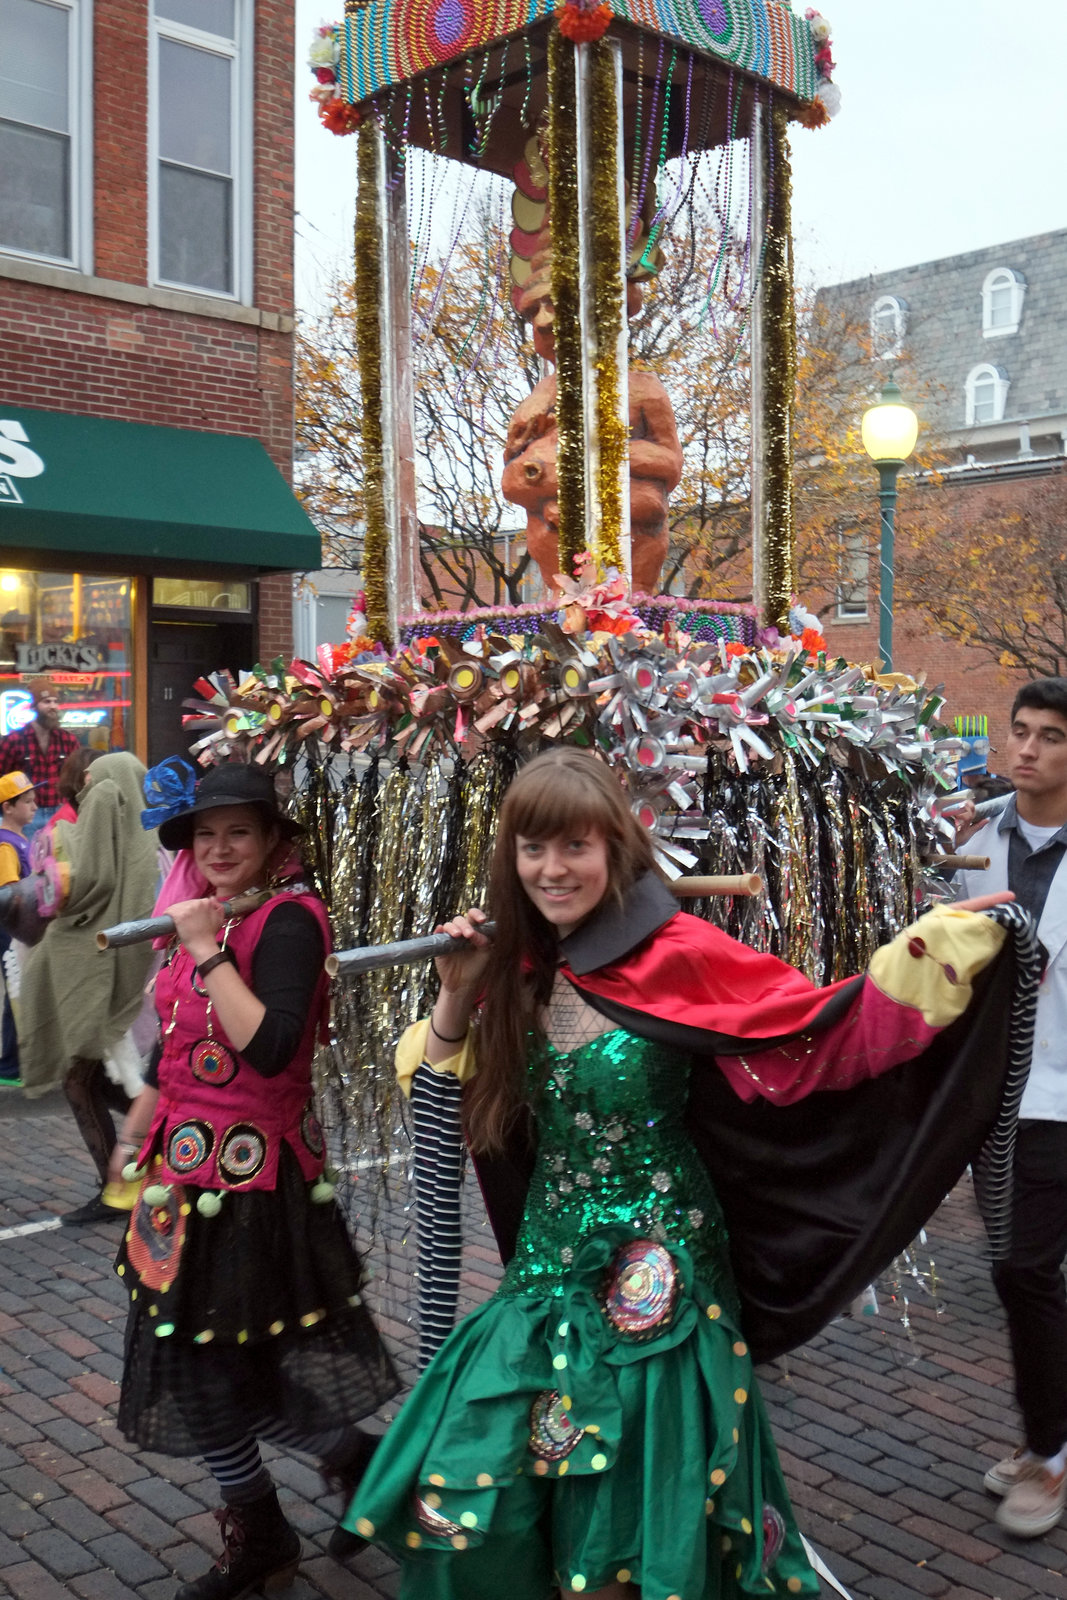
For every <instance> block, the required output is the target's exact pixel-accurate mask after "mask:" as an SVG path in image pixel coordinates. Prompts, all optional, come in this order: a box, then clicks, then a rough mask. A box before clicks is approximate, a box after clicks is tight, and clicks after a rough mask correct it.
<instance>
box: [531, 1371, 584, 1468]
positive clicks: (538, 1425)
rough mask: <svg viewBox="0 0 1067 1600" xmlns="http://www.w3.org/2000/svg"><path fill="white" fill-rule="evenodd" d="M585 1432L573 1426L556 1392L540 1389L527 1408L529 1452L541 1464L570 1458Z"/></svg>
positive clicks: (571, 1419) (572, 1421)
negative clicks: (538, 1459) (528, 1417)
mask: <svg viewBox="0 0 1067 1600" xmlns="http://www.w3.org/2000/svg"><path fill="white" fill-rule="evenodd" d="M584 1432H585V1429H584V1428H578V1427H575V1425H574V1420H573V1418H572V1417H571V1415H570V1413H569V1412H567V1411H565V1410H564V1409H563V1401H562V1400H561V1398H560V1396H559V1394H558V1392H557V1391H556V1390H555V1389H542V1390H541V1393H540V1394H539V1395H538V1396H537V1398H536V1400H535V1401H534V1403H533V1405H532V1406H531V1407H530V1452H531V1454H532V1455H535V1456H538V1457H539V1458H540V1460H542V1461H562V1460H563V1457H564V1456H569V1455H570V1453H571V1451H572V1450H573V1449H574V1447H575V1445H576V1444H577V1443H578V1441H579V1439H580V1438H581V1437H582V1435H583V1433H584Z"/></svg>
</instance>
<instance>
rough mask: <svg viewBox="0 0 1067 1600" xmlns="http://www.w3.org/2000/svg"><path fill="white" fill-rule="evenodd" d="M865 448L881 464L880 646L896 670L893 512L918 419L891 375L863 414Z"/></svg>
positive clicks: (885, 666) (886, 664) (885, 667)
mask: <svg viewBox="0 0 1067 1600" xmlns="http://www.w3.org/2000/svg"><path fill="white" fill-rule="evenodd" d="M862 434H863V448H864V449H865V450H866V452H867V454H868V455H869V456H870V458H871V460H872V461H873V462H874V464H875V466H876V467H877V468H878V483H879V500H880V502H881V512H882V539H881V548H880V551H879V557H878V648H879V650H880V651H881V654H882V671H883V672H892V670H893V573H894V551H893V542H894V528H893V516H894V513H895V511H896V505H897V476H898V474H899V472H900V469H901V467H902V466H903V465H904V463H905V461H907V459H908V457H909V456H910V455H911V452H912V451H913V450H914V449H915V441H916V439H917V438H918V436H919V419H918V417H917V416H916V415H915V413H914V411H913V410H912V409H911V407H910V406H906V405H905V404H904V403H903V399H902V397H901V393H900V390H899V389H898V388H897V386H896V384H895V383H894V382H893V379H892V378H890V379H889V380H888V381H887V382H886V384H885V386H884V387H883V389H882V392H881V394H880V395H879V397H878V404H877V405H876V406H871V408H870V410H869V411H865V412H864V414H863V426H862Z"/></svg>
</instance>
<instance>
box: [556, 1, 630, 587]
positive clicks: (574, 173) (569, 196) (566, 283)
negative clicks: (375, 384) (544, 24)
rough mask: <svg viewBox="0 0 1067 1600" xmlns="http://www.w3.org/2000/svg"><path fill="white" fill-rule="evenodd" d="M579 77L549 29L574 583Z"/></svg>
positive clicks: (561, 416) (581, 528) (567, 526)
mask: <svg viewBox="0 0 1067 1600" xmlns="http://www.w3.org/2000/svg"><path fill="white" fill-rule="evenodd" d="M576 71H577V66H576V56H575V46H574V45H573V44H570V43H569V42H568V41H567V40H566V39H564V38H563V37H562V35H561V34H560V32H559V29H558V28H556V27H553V28H552V29H551V30H550V31H549V35H548V206H549V215H550V217H551V219H552V300H553V303H554V305H555V312H556V425H557V429H558V432H559V444H558V446H557V449H556V476H557V480H558V501H559V565H560V571H561V572H564V573H566V575H567V576H568V577H573V576H574V558H575V556H578V555H581V553H582V551H583V550H584V549H585V545H586V529H585V435H584V427H583V415H582V348H581V346H582V333H581V279H580V272H579V262H578V121H577V118H578V109H577V87H576ZM612 170H614V160H613V162H612Z"/></svg>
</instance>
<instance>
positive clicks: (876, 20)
mask: <svg viewBox="0 0 1067 1600" xmlns="http://www.w3.org/2000/svg"><path fill="white" fill-rule="evenodd" d="M324 6H325V10H324ZM296 9H297V60H298V66H297V115H296V161H297V165H296V204H297V301H298V305H299V306H300V308H301V310H304V311H308V310H312V309H313V308H314V305H315V302H316V300H317V298H318V296H319V294H320V292H321V286H322V284H323V283H324V282H326V281H328V280H329V278H330V276H332V274H333V273H334V272H335V271H336V270H337V268H338V267H341V268H347V266H348V264H349V262H350V260H351V237H352V217H353V201H354V193H355V140H354V139H352V138H344V139H339V138H335V137H334V136H333V135H332V134H329V133H326V132H325V131H324V130H322V129H321V128H320V127H319V124H318V121H317V119H316V116H315V112H314V109H313V107H312V105H311V104H310V102H309V101H308V100H307V92H308V89H309V88H310V87H311V83H312V79H311V74H310V72H309V71H308V70H307V67H306V65H305V59H304V58H305V56H306V47H307V44H308V42H309V40H310V38H311V35H312V33H313V31H314V29H315V27H316V25H317V24H318V23H319V22H321V21H324V20H329V21H333V20H335V19H336V17H338V16H340V13H341V9H342V6H341V0H336V4H335V5H334V6H333V8H332V9H331V0H297V8H296ZM795 9H796V10H798V11H802V10H803V9H804V7H803V4H802V3H801V0H795ZM825 15H826V16H827V17H828V18H829V20H830V22H831V24H832V25H833V39H834V54H835V57H836V59H837V63H838V66H837V72H836V74H835V81H836V82H837V84H838V85H839V87H840V89H841V93H842V96H843V101H844V103H843V106H842V110H841V113H840V115H839V116H838V117H837V118H836V119H835V120H834V121H833V122H832V123H831V124H830V126H829V127H826V128H822V129H820V130H818V131H817V132H813V133H812V132H808V131H807V130H805V129H803V128H800V127H796V128H794V130H793V133H792V144H793V166H794V227H795V235H796V245H797V267H798V276H801V277H803V278H804V279H805V280H807V281H809V282H816V283H834V282H839V281H841V280H843V279H846V278H853V277H860V276H862V275H865V274H866V273H869V272H882V271H887V270H889V269H891V268H894V267H900V266H906V265H908V264H910V263H912V262H917V261H928V260H932V259H933V258H935V257H937V256H945V255H956V254H958V253H959V252H961V251H964V250H973V249H977V248H979V247H980V246H983V245H991V244H998V243H1000V242H1005V243H1006V242H1007V241H1008V240H1011V239H1019V238H1023V237H1024V236H1026V235H1027V234H1032V233H1044V232H1047V231H1050V230H1052V229H1055V228H1063V227H1067V174H1065V155H1067V148H1065V140H1064V130H1065V126H1067V116H1065V112H1064V102H1065V98H1067V96H1065V91H1064V82H1063V77H1064V72H1065V70H1067V4H1065V3H1064V0H1015V3H1014V4H1006V3H1005V0H894V3H893V4H892V5H890V4H888V3H885V0H826V11H825Z"/></svg>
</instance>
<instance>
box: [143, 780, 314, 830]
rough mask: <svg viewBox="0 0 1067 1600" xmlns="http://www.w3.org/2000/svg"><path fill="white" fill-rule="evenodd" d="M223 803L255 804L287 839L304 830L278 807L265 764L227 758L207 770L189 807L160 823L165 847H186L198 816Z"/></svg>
mask: <svg viewBox="0 0 1067 1600" xmlns="http://www.w3.org/2000/svg"><path fill="white" fill-rule="evenodd" d="M221 806H255V807H256V809H257V810H258V811H260V812H262V814H263V818H264V821H266V822H267V823H268V824H273V826H274V827H276V828H277V829H278V830H279V831H280V833H281V835H282V837H283V838H285V839H295V838H296V837H297V836H298V835H299V834H300V833H301V832H302V831H303V830H302V828H301V827H300V824H299V823H298V822H294V821H293V819H292V817H287V816H286V815H285V813H284V812H283V811H280V810H279V809H278V797H277V795H276V794H275V792H274V779H273V778H272V777H271V775H270V773H269V772H264V770H263V768H262V767H246V766H245V765H244V764H243V763H242V762H239V761H226V762H223V764H222V765H221V766H218V767H212V768H211V770H210V772H206V773H205V774H204V776H203V777H202V778H201V780H200V782H199V783H198V784H197V786H196V799H195V800H194V801H193V803H192V805H191V806H190V807H189V808H188V810H186V811H179V812H178V814H177V816H174V817H168V818H167V820H166V821H165V822H161V823H160V825H159V842H160V844H161V845H162V846H163V848H164V850H187V849H188V848H189V846H190V845H191V844H192V842H193V832H194V830H195V828H196V818H197V816H198V815H199V814H200V813H201V812H203V811H217V810H218V809H219V808H220V807H221Z"/></svg>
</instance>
